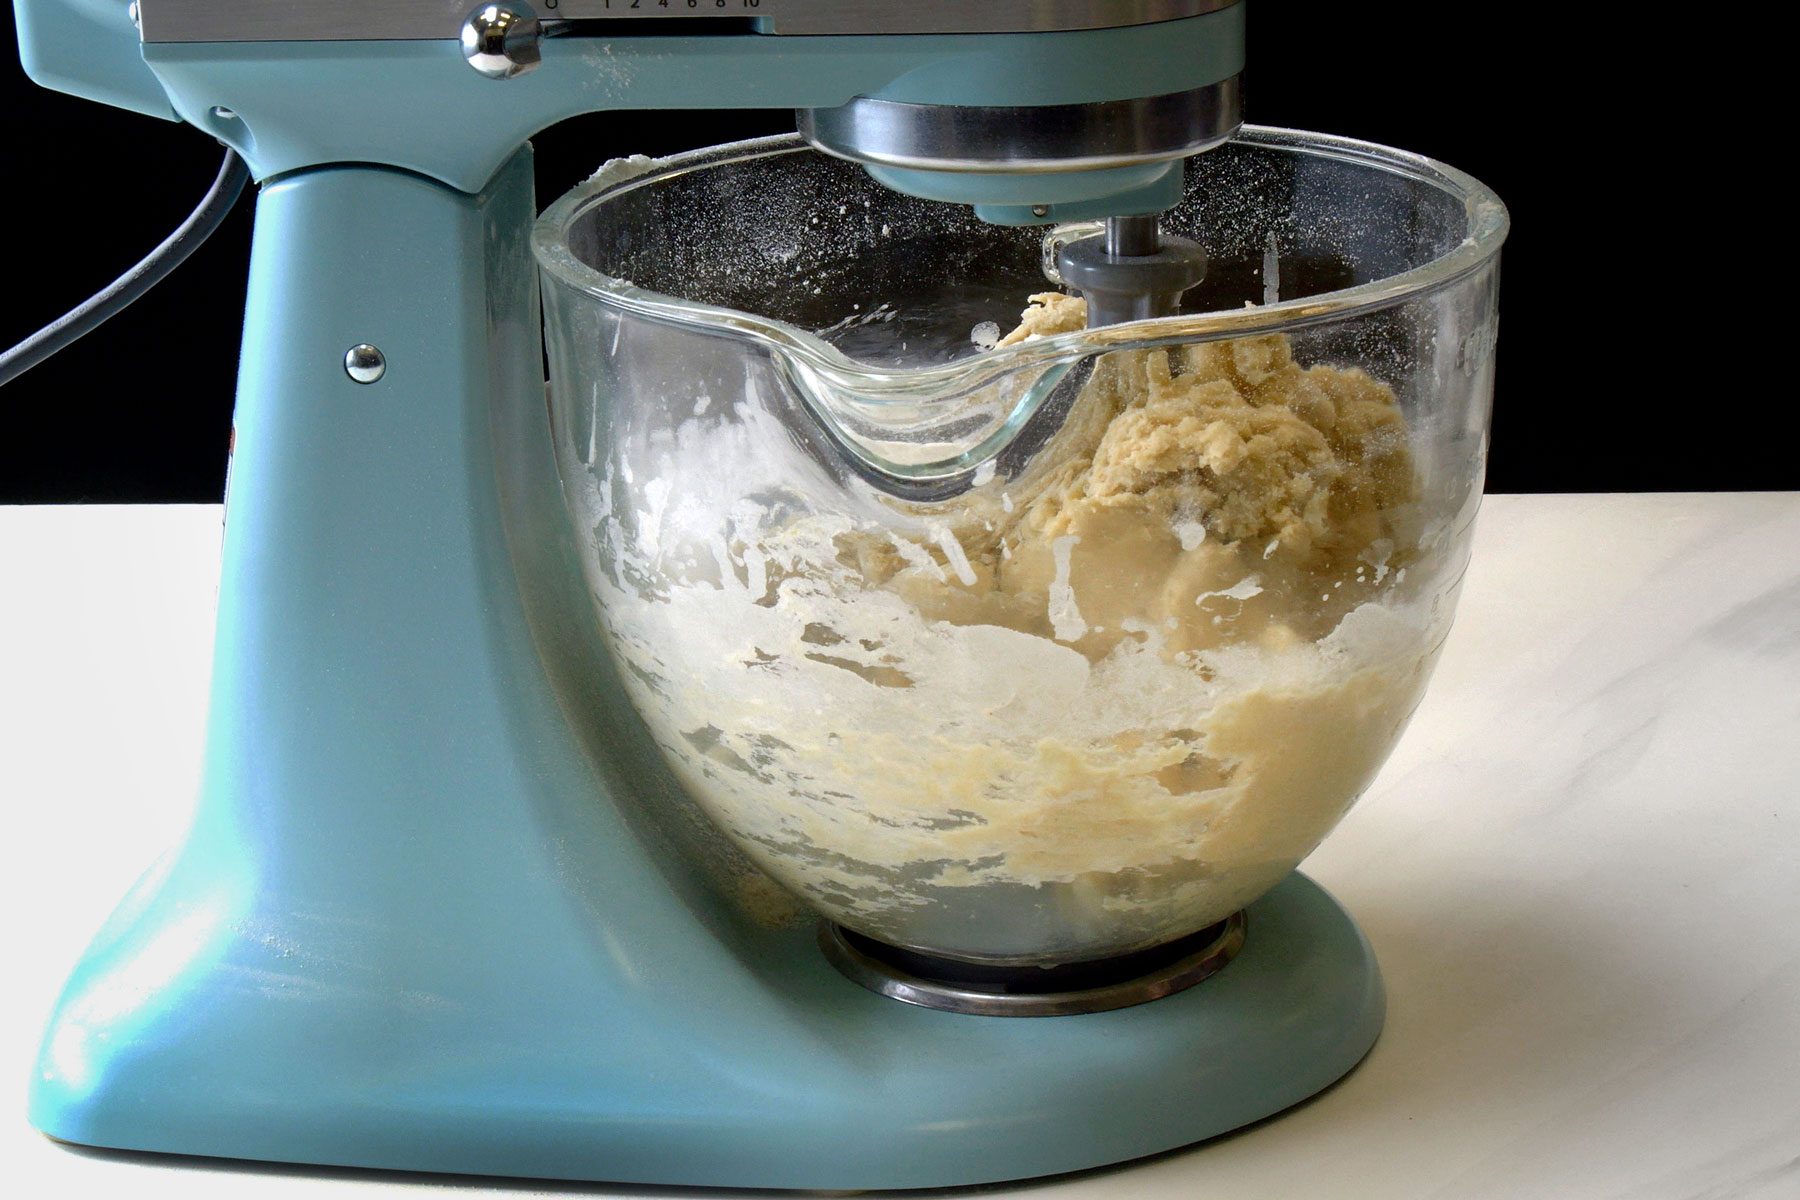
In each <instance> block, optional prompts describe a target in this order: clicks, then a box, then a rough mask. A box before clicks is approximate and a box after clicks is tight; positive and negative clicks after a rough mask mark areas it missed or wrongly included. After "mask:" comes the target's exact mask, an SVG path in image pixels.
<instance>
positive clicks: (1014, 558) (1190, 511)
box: [592, 294, 1444, 962]
mask: <svg viewBox="0 0 1800 1200" xmlns="http://www.w3.org/2000/svg"><path fill="white" fill-rule="evenodd" d="M1084 318H1085V313H1084V310H1083V308H1082V304H1081V301H1080V300H1079V299H1075V298H1072V297H1068V296H1063V295H1060V294H1049V295H1044V296H1038V297H1034V298H1033V302H1032V306H1031V307H1030V308H1029V309H1028V310H1027V311H1026V313H1025V315H1024V318H1023V321H1022V322H1021V324H1020V326H1019V328H1018V329H1016V330H1015V331H1014V332H1013V333H1011V334H1010V335H1008V337H1007V338H1006V339H1003V341H1002V343H1001V344H1002V345H1008V344H1012V343H1013V342H1016V341H1019V340H1022V339H1025V338H1029V337H1034V336H1044V335H1049V334H1054V333H1058V332H1063V331H1066V330H1073V329H1079V328H1081V327H1082V325H1083V323H1084ZM737 415H738V417H739V418H740V419H737V420H716V419H715V420H713V421H711V422H708V421H706V420H702V419H700V418H699V417H697V418H696V421H694V422H690V423H689V425H688V426H686V427H684V433H683V437H682V439H680V440H679V443H678V444H677V445H675V446H672V447H670V448H669V450H668V459H667V466H668V471H667V473H666V474H665V476H664V478H665V479H671V480H676V479H698V478H702V477H704V473H705V471H706V464H714V467H713V473H714V474H715V475H716V474H717V471H718V468H717V466H716V464H720V463H727V462H744V461H754V460H756V453H757V452H756V447H755V446H754V445H751V444H748V443H751V442H754V441H755V439H756V438H757V437H758V433H757V430H756V429H755V428H754V426H755V423H756V421H757V420H758V416H757V411H756V406H753V405H748V404H746V405H743V406H741V410H740V411H739V413H738V414H737ZM689 432H691V434H692V436H691V437H690V436H688V433H689ZM736 443H745V444H736ZM762 457H763V458H764V459H766V458H767V457H768V456H767V455H763V456H762ZM685 460H692V461H691V463H689V462H687V461H685ZM1414 486H1415V485H1414V473H1413V469H1412V465H1411V457H1410V454H1409V450H1408V438H1407V432H1406V428H1405V424H1404V421H1403V420H1402V417H1401V414H1400V410H1399V408H1398V406H1397V405H1396V403H1395V398H1394V395H1393V392H1392V391H1391V389H1390V388H1388V387H1387V386H1386V385H1385V384H1383V383H1381V382H1379V381H1378V380H1376V379H1374V378H1372V377H1371V376H1369V375H1367V374H1366V373H1364V372H1363V371H1361V370H1358V369H1354V368H1340V367H1334V366H1327V365H1313V366H1306V367H1303V366H1301V365H1300V364H1298V363H1296V362H1295V361H1294V360H1293V356H1292V351H1291V347H1290V344H1289V342H1288V340H1287V339H1286V338H1285V337H1282V336H1279V335H1276V336H1268V337H1259V338H1246V339H1240V340H1237V341H1229V342H1215V343H1206V344H1198V345H1192V346H1186V347H1180V348H1177V349H1173V350H1165V349H1149V350H1132V351H1122V352H1117V353H1114V354H1110V355H1108V356H1106V357H1105V358H1103V359H1101V360H1100V361H1099V362H1098V363H1097V364H1095V366H1094V370H1093V372H1092V374H1091V376H1090V378H1089V380H1088V382H1087V384H1086V386H1085V387H1084V389H1083V391H1082V393H1081V395H1080V397H1079V399H1078V400H1077V401H1076V403H1075V405H1074V407H1073V409H1072V410H1071V412H1070V414H1069V417H1068V419H1067V420H1066V422H1065V423H1064V425H1063V427H1062V429H1061V430H1060V431H1059V432H1058V433H1057V435H1056V437H1055V439H1054V440H1053V442H1052V443H1051V445H1050V446H1048V447H1046V448H1045V450H1044V451H1043V452H1042V453H1040V454H1038V455H1037V456H1036V457H1035V459H1034V465H1033V466H1032V467H1031V468H1030V469H1029V470H1028V471H1027V472H1026V474H1024V475H1022V476H1020V477H1019V478H1016V479H1012V480H1000V479H994V480H990V481H989V482H987V483H985V484H983V485H982V486H980V487H978V488H976V489H975V490H974V491H971V492H969V493H967V494H965V495H963V496H960V497H957V498H956V500H954V501H952V502H950V503H948V504H941V505H932V506H924V505H921V506H913V507H911V508H907V509H904V510H900V509H896V510H895V511H894V513H893V515H892V518H891V519H886V520H870V519H868V518H867V516H861V515H856V514H851V513H846V512H837V511H803V510H800V509H798V508H797V507H796V506H794V505H792V504H789V503H785V502H782V503H775V502H771V501H769V500H767V499H758V498H757V497H766V496H768V495H769V494H771V490H770V489H768V488H761V489H754V488H750V487H739V488H735V489H734V488H731V487H726V488H724V489H723V491H722V492H720V493H719V496H720V497H722V498H716V499H715V500H713V501H712V502H708V501H707V500H706V499H705V498H704V497H699V498H696V497H693V496H688V497H687V498H686V499H677V498H676V493H678V492H679V491H680V488H679V486H678V485H671V486H670V487H668V488H658V487H655V486H648V487H645V488H644V489H643V491H644V493H645V494H646V495H647V496H648V497H649V503H650V504H651V505H652V508H651V510H648V511H637V512H633V513H630V514H613V515H610V516H609V517H608V518H607V519H606V520H605V521H603V522H602V525H601V528H600V530H599V531H598V540H599V543H600V545H599V550H600V556H601V557H606V558H609V559H610V566H611V568H612V569H610V570H607V571H603V572H598V573H595V574H593V575H592V579H593V581H594V582H595V585H596V588H597V590H598V591H599V592H600V600H601V602H602V611H603V617H604V620H605V623H606V627H607V632H608V635H609V640H610V642H611V645H612V647H613V650H614V652H615V654H616V655H617V657H618V658H619V660H620V662H621V664H622V666H623V667H624V668H625V669H624V671H623V672H622V674H623V675H624V676H625V678H626V681H627V687H628V689H629V690H630V692H631V695H632V699H633V700H634V701H635V703H636V704H637V706H638V709H639V711H640V712H641V713H642V714H643V716H644V718H645V720H646V722H647V723H648V725H649V727H650V729H651V730H652V732H653V734H654V735H655V736H656V738H657V740H658V742H659V744H660V745H661V746H662V748H663V750H664V753H665V755H666V756H667V758H668V760H669V762H670V764H671V766H672V767H673V769H674V770H675V772H676V774H677V775H678V776H679V778H680V779H681V781H682V783H683V784H684V785H685V787H686V788H687V790H688V791H689V793H690V794H691V796H692V797H693V798H694V800H695V801H696V803H698V804H699V806H700V807H701V808H702V809H704V810H705V811H706V813H707V814H708V815H709V816H710V818H711V819H712V821H713V822H714V823H715V824H716V825H717V826H718V827H719V828H721V829H722V830H724V831H725V833H726V834H727V835H728V836H729V837H730V838H731V839H732V840H733V841H734V842H735V843H736V844H737V845H738V846H740V847H741V848H742V849H743V850H745V851H746V852H747V853H748V854H749V855H750V857H751V858H752V859H753V860H755V862H756V863H757V864H759V865H760V866H761V867H762V868H763V869H765V870H766V871H768V872H769V873H770V874H771V875H773V876H774V877H775V878H776V879H778V880H780V881H781V882H782V883H783V884H785V885H786V886H787V887H788V888H790V889H792V890H793V891H795V892H796V893H797V894H799V895H800V896H801V897H802V898H804V899H805V900H806V901H807V902H808V903H810V904H811V905H812V906H813V907H815V908H817V909H819V910H822V911H823V912H825V913H826V914H827V915H829V916H831V917H832V918H833V919H835V920H838V921H840V922H842V923H844V924H846V925H848V926H850V927H852V928H855V929H857V930H859V931H861V932H864V933H867V934H869V935H871V936H873V937H877V938H880V939H883V940H886V941H889V942H893V943H897V944H901V945H907V946H912V947H915V948H918V949H922V950H927V951H930V952H933V953H937V954H946V955H953V956H960V957H965V958H969V959H974V960H982V961H993V962H1067V961H1075V960H1080V959H1085V958H1096V957H1102V956H1106V955H1110V954H1117V953H1122V952H1125V951H1128V950H1132V949H1137V948H1141V947H1144V946H1147V945H1152V944H1155V943H1157V942H1161V941H1165V940H1168V939H1170V938H1173V937H1178V936H1181V935H1184V934H1186V933H1190V932H1194V931H1196V930H1198V929H1201V928H1204V927H1205V926H1207V925H1210V924H1212V923H1213V922H1215V921H1218V920H1220V919H1222V918H1223V917H1225V916H1226V915H1228V914H1229V913H1231V912H1233V911H1235V910H1236V909H1238V908H1241V907H1242V906H1243V905H1245V904H1246V903H1248V902H1249V901H1250V900H1252V899H1254V898H1255V897H1256V896H1258V895H1260V894H1261V893H1262V892H1263V891H1265V890H1267V889H1268V888H1269V887H1270V886H1272V885H1273V884H1274V883H1276V882H1277V881H1278V880H1279V879H1280V878H1281V877H1282V876H1283V875H1285V874H1286V873H1287V872H1288V871H1289V870H1291V869H1292V867H1293V866H1294V865H1295V864H1296V863H1297V862H1299V860H1300V859H1301V858H1303V857H1305V855H1306V854H1308V853H1309V852H1310V851H1311V850H1312V848H1313V847H1314V846H1315V845H1317V843H1318V842H1319V840H1320V839H1321V838H1323V837H1324V835H1325V834H1326V833H1327V832H1329V830H1330V829H1331V827H1332V826H1333V825H1334V824H1335V823H1336V822H1337V821H1338V820H1339V818H1340V817H1341V816H1342V815H1343V813H1344V812H1345V811H1346V809H1347V808H1348V807H1349V805H1350V804H1351V802H1352V801H1354V799H1355V798H1356V797H1357V795H1358V794H1360V793H1361V791H1362V790H1363V788H1364V787H1366V786H1367V784H1368V782H1369V780H1370V779H1371V778H1372V776H1373V775H1374V773H1375V771H1376V769H1377V768H1378V767H1379V766H1380V764H1381V763H1382V762H1383V761H1384V760H1385V758H1386V756H1387V754H1388V751H1389V750H1390V748H1391V746H1392V744H1393V742H1394V740H1395V738H1396V737H1397V736H1398V735H1399V732H1400V730H1401V727H1402V726H1403V725H1404V723H1405V720H1406V718H1407V717H1408V715H1409V714H1410V713H1411V711H1412V709H1413V707H1414V705H1415V704H1416V703H1417V701H1418V698H1419V696H1420V694H1421V692H1422V690H1423V687H1424V684H1425V681H1426V677H1427V675H1428V673H1429V669H1430V664H1431V661H1432V659H1433V657H1434V655H1435V651H1436V647H1437V645H1438V643H1439V642H1440V641H1441V638H1442V634H1443V632H1444V630H1443V623H1442V622H1440V621H1439V620H1438V618H1437V616H1436V614H1435V609H1434V608H1433V607H1432V606H1430V605H1428V604H1425V603H1423V602H1421V601H1418V600H1415V599H1413V597H1414V596H1415V595H1416V594H1419V589H1415V588H1411V587H1409V586H1408V583H1407V573H1408V568H1409V566H1412V567H1414V569H1415V570H1416V569H1417V564H1416V562H1415V560H1416V558H1417V555H1418V545H1417V538H1416V536H1414V534H1413V533H1412V531H1411V528H1410V522H1411V520H1412V516H1411V514H1412V512H1413V508H1414V494H1413V493H1414ZM607 490H610V489H607ZM627 518H628V519H627ZM627 580H635V581H638V583H637V584H635V585H634V584H630V583H627V582H626V581H627Z"/></svg>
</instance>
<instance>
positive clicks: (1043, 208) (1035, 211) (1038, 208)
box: [1031, 204, 1050, 217]
mask: <svg viewBox="0 0 1800 1200" xmlns="http://www.w3.org/2000/svg"><path fill="white" fill-rule="evenodd" d="M1031 215H1032V216H1034V217H1047V216H1049V215H1050V206H1049V205H1048V204H1034V205H1032V206H1031Z"/></svg>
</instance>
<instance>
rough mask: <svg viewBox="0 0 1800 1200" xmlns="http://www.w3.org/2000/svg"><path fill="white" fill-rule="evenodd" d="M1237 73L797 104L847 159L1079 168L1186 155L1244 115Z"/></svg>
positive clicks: (1219, 138) (820, 142)
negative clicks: (1087, 89)
mask: <svg viewBox="0 0 1800 1200" xmlns="http://www.w3.org/2000/svg"><path fill="white" fill-rule="evenodd" d="M1240 78H1241V77H1240V76H1237V75H1233V76H1232V77H1231V78H1229V79H1222V80H1220V81H1219V82H1218V83H1212V84H1208V85H1207V86H1205V87H1201V88H1195V89H1193V90H1192V91H1187V92H1171V93H1168V94H1166V95H1162V96H1144V97H1141V98H1139V99H1136V100H1107V101H1102V102H1098V103H1094V104H1047V105H1041V106H1037V107H995V108H982V107H969V106H963V105H954V104H907V103H902V102H900V101H897V100H876V99H871V98H870V97H867V96H860V97H858V98H857V99H855V100H852V101H851V102H850V103H848V104H845V105H841V106H839V107H837V108H803V109H800V110H798V113H797V116H798V124H799V128H800V134H801V136H802V137H804V138H805V139H806V140H807V141H809V142H811V143H812V144H813V145H814V146H816V147H817V148H818V149H820V150H823V151H824V152H825V153H827V154H834V155H836V156H837V157H839V158H847V159H850V160H851V161H853V162H860V163H878V164H880V165H882V166H889V167H905V168H911V169H917V170H929V171H1004V172H1019V173H1036V172H1045V171H1085V170H1096V169H1100V168H1104V167H1123V166H1131V165H1133V164H1135V163H1143V162H1157V161H1163V160H1167V159H1174V158H1186V157H1187V156H1188V155H1190V154H1197V153H1199V152H1200V151H1202V150H1210V149H1211V148H1212V147H1214V146H1217V145H1219V144H1221V143H1222V142H1226V141H1229V140H1230V139H1231V136H1232V135H1233V134H1234V133H1236V132H1237V130H1238V127H1239V126H1240V125H1242V124H1243V120H1244V118H1243V104H1242V92H1241V88H1240V84H1239V80H1240Z"/></svg>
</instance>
